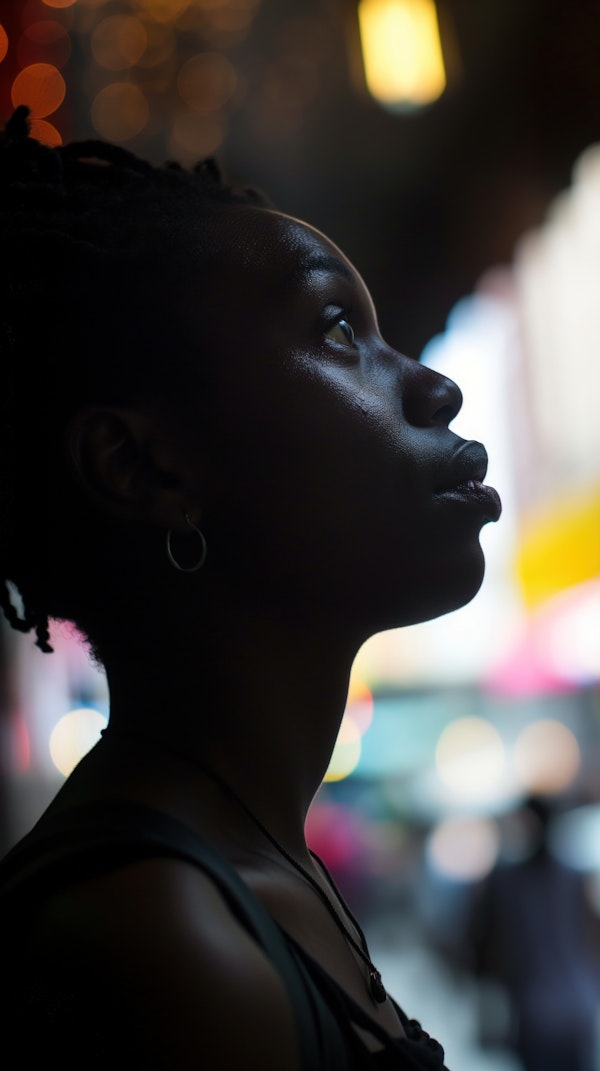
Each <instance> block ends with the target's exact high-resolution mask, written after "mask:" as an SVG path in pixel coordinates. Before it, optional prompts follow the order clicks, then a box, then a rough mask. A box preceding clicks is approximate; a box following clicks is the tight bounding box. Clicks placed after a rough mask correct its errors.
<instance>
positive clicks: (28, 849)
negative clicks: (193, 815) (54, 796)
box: [0, 801, 350, 1071]
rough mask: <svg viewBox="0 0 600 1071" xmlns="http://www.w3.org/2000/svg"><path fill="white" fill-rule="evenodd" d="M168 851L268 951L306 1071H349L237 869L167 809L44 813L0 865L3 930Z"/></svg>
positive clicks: (327, 1014)
mask: <svg viewBox="0 0 600 1071" xmlns="http://www.w3.org/2000/svg"><path fill="white" fill-rule="evenodd" d="M157 856H170V857H174V858H179V859H185V860H187V861H188V862H190V863H192V864H193V865H195V866H198V867H199V868H200V869H201V870H203V871H204V872H205V873H207V874H208V875H209V876H210V877H211V878H212V879H213V881H214V882H215V884H216V886H217V887H218V888H219V890H220V892H221V893H222V895H223V897H224V899H225V900H226V902H227V904H228V906H229V907H230V909H231V911H232V912H233V913H234V915H235V916H236V918H237V919H238V921H239V922H240V923H241V924H242V925H243V926H244V927H245V929H246V930H247V931H248V932H249V933H250V934H251V936H252V937H253V938H254V939H255V940H256V941H257V942H258V944H259V945H260V946H261V947H262V948H263V949H264V951H265V954H266V955H267V957H268V959H269V960H270V962H271V963H272V964H273V966H274V967H275V969H276V970H277V971H278V973H279V975H280V977H281V979H282V982H283V984H284V986H285V988H286V990H287V993H288V996H289V1000H290V1003H291V1006H292V1009H293V1012H294V1015H295V1018H296V1023H297V1029H298V1041H299V1048H300V1057H301V1066H302V1068H303V1071H349V1069H350V1060H349V1056H348V1051H347V1049H346V1046H345V1045H344V1042H343V1038H342V1034H341V1032H340V1029H339V1027H338V1025H337V1023H336V1020H335V1018H334V1016H333V1014H332V1013H331V1011H330V1009H329V1008H328V1007H327V1005H326V1004H325V1002H324V1000H323V998H322V997H321V995H320V993H319V991H318V990H317V988H316V986H315V983H314V982H313V980H312V979H311V977H310V975H309V973H308V971H307V969H306V967H305V966H304V965H303V963H302V961H301V959H300V958H299V957H298V956H296V955H294V954H293V950H292V949H291V948H290V947H289V946H288V945H287V944H286V941H285V940H284V937H283V935H282V933H281V931H280V929H279V928H278V926H277V925H276V924H275V923H274V921H273V919H272V918H271V917H270V915H269V914H268V913H267V912H266V911H265V909H264V908H263V907H262V905H261V904H260V903H259V901H258V900H257V899H256V897H254V896H253V894H252V893H251V892H250V890H249V889H248V887H247V886H246V885H245V884H244V882H243V881H242V879H241V878H240V876H239V875H238V873H237V871H236V870H235V869H234V868H233V867H232V866H231V865H230V864H229V863H228V862H227V860H226V859H224V858H223V856H221V855H220V854H219V853H218V852H216V851H215V849H214V848H213V847H212V846H211V845H210V844H209V843H208V842H207V841H205V840H204V839H203V838H201V837H199V836H198V835H196V834H195V833H194V832H192V830H190V829H189V828H188V827H187V826H185V825H184V824H183V823H181V822H179V821H177V820H176V819H175V818H171V817H170V816H169V815H166V814H164V813H163V812H162V811H159V810H155V809H154V808H151V807H147V806H145V805H141V804H133V803H130V802H129V801H127V802H125V801H124V802H115V803H102V804H87V805H85V806H81V807H78V808H73V809H71V810H69V811H64V812H63V813H60V814H56V815H55V816H53V817H52V818H49V817H45V818H44V819H43V821H42V822H41V823H40V827H39V830H38V828H37V827H34V829H33V830H32V832H31V833H29V834H28V835H27V836H26V837H24V838H23V840H22V841H20V842H19V843H18V844H17V845H16V847H15V848H13V849H12V851H10V852H9V853H8V855H7V856H5V858H4V860H2V862H1V863H0V904H1V905H2V914H3V928H4V927H5V926H8V927H9V928H10V927H11V925H16V923H15V922H14V920H16V919H17V917H18V916H19V915H21V917H22V915H23V912H24V911H27V910H30V909H32V908H33V907H34V906H35V902H36V901H37V902H41V901H42V900H43V898H44V897H46V896H48V895H49V894H51V893H52V892H53V891H55V890H56V889H59V888H61V887H64V886H65V885H67V884H68V883H69V882H70V881H74V880H81V879H82V878H85V877H93V876H94V874H101V873H106V872H107V871H108V870H112V869H117V868H118V867H120V866H124V865H126V864H128V863H131V862H133V861H135V860H139V859H144V858H153V857H157Z"/></svg>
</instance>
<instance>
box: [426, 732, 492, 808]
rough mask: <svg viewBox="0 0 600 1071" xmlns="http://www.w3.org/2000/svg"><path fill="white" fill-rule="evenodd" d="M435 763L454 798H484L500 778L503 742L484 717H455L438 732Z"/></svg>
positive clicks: (439, 774)
mask: <svg viewBox="0 0 600 1071" xmlns="http://www.w3.org/2000/svg"><path fill="white" fill-rule="evenodd" d="M435 762H436V767H437V772H438V776H439V778H440V779H441V780H442V781H443V783H444V784H445V785H446V786H447V787H448V788H450V789H451V790H452V792H453V793H454V795H455V796H456V797H457V798H460V799H463V800H469V799H472V798H479V797H484V798H485V797H486V796H487V795H488V794H489V792H490V791H492V792H493V791H494V790H495V788H496V786H497V785H498V784H499V782H500V781H501V779H502V777H503V774H504V770H505V752H504V744H503V742H502V738H501V736H500V733H499V732H498V731H497V729H495V728H494V726H493V725H491V724H490V723H489V722H487V721H485V720H484V719H483V718H475V717H468V718H458V719H457V720H456V721H453V722H451V723H450V725H448V726H447V727H446V728H445V729H444V731H443V732H442V733H441V735H440V738H439V741H438V745H437V748H436V753H435Z"/></svg>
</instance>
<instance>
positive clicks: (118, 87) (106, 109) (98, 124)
mask: <svg viewBox="0 0 600 1071" xmlns="http://www.w3.org/2000/svg"><path fill="white" fill-rule="evenodd" d="M149 110H150V109H149V106H148V101H147V100H146V97H145V96H144V94H143V93H142V90H141V89H139V88H138V86H136V85H133V83H131V82H113V83H112V84H111V85H108V86H105V87H104V89H101V90H100V92H99V93H98V94H97V95H96V97H95V98H94V100H93V102H92V107H91V117H92V122H93V124H94V127H95V129H96V130H97V131H98V134H99V135H100V137H102V138H106V139H107V140H108V141H117V142H121V141H129V140H130V139H131V138H134V137H135V136H136V134H139V133H140V132H141V131H142V130H143V129H144V127H145V126H146V123H147V122H148V115H149Z"/></svg>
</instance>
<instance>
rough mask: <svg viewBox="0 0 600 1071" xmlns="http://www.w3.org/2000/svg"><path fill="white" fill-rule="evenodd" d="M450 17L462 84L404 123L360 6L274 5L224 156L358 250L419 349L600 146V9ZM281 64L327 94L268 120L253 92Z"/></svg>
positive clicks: (461, 2)
mask: <svg viewBox="0 0 600 1071" xmlns="http://www.w3.org/2000/svg"><path fill="white" fill-rule="evenodd" d="M438 10H439V14H440V22H441V27H442V36H443V41H444V44H445V46H446V51H447V53H448V60H449V68H450V70H449V74H450V85H449V88H448V90H447V91H446V93H445V95H444V96H443V97H442V98H441V99H440V100H439V101H438V102H437V103H436V104H434V105H432V106H430V107H428V108H427V109H424V110H422V111H418V112H413V113H412V114H401V115H392V114H389V113H387V112H385V111H384V110H383V109H382V108H381V107H379V106H378V105H377V104H375V103H374V102H373V101H372V100H371V99H370V98H369V97H368V96H367V95H366V93H365V92H364V90H361V88H360V84H359V83H358V82H357V80H356V77H355V74H356V69H357V68H356V39H355V35H354V30H353V27H354V22H355V20H354V18H353V15H354V11H355V4H354V3H353V0H321V2H317V0H314V2H312V3H311V2H307V0H304V2H298V0H285V2H284V0H271V2H269V0H264V2H263V5H262V8H261V10H260V12H259V15H258V17H257V19H256V23H255V26H254V28H253V32H252V38H251V41H249V42H248V46H247V47H248V52H247V55H246V64H247V67H246V69H247V71H248V72H249V75H248V77H249V86H250V91H249V92H248V94H247V97H246V102H245V104H244V106H243V107H241V108H239V109H238V111H237V113H236V114H235V116H234V117H233V120H232V128H231V133H230V137H229V139H228V142H227V144H226V146H225V149H224V152H223V153H222V158H223V160H224V163H225V166H226V168H228V169H229V170H230V171H232V172H233V174H234V176H235V177H237V176H240V177H242V178H244V179H245V180H247V181H248V182H251V183H253V184H256V185H260V186H262V187H264V188H265V189H266V191H267V192H268V193H269V194H270V195H271V196H272V197H273V199H274V201H275V202H276V204H277V205H278V206H279V207H280V208H282V209H283V210H285V211H288V212H290V213H292V214H295V215H298V216H300V217H302V218H305V219H307V220H308V221H309V222H311V223H313V224H315V225H316V226H318V227H320V228H321V229H323V230H324V231H326V232H327V233H328V234H329V235H330V236H331V237H332V238H333V239H334V240H335V241H336V242H337V243H338V244H339V245H340V246H341V247H342V248H343V249H344V251H345V252H346V253H347V254H348V255H349V256H350V258H351V259H352V260H353V261H354V262H355V264H356V265H357V267H358V268H359V270H360V271H361V272H362V274H363V275H364V277H365V279H366V281H367V283H368V285H369V286H370V288H371V290H372V292H373V295H374V297H375V300H376V304H377V306H378V308H379V313H380V320H381V324H382V329H383V332H384V334H385V335H386V336H387V337H388V338H389V340H390V341H393V342H394V344H396V345H397V346H398V347H399V348H401V349H404V350H405V351H406V352H408V353H411V354H413V355H415V356H416V355H418V354H419V353H420V351H421V349H422V347H423V345H424V343H425V342H426V341H427V340H428V339H429V338H430V337H431V336H432V335H433V334H435V333H436V332H437V331H439V330H441V329H442V328H443V326H444V323H445V320H446V316H447V314H448V312H449V311H450V309H451V308H452V306H453V304H454V303H455V301H456V300H457V299H458V298H460V297H462V296H463V295H464V294H466V293H469V292H470V291H471V290H472V289H473V286H474V285H475V283H476V282H477V279H478V277H479V276H480V274H481V273H482V272H483V271H484V270H485V269H486V268H488V267H490V266H492V265H496V264H501V263H506V262H508V261H510V259H511V256H512V253H513V250H514V246H515V243H516V242H517V240H518V239H519V237H520V236H521V235H522V234H523V232H524V231H525V230H526V229H528V228H529V227H531V226H535V225H536V224H538V223H540V222H541V221H542V219H543V218H544V215H545V212H546V210H547V208H548V205H549V203H550V201H551V200H552V198H553V197H554V196H555V195H556V194H557V193H558V192H559V191H560V190H561V189H563V188H564V187H565V186H567V185H568V183H569V182H570V178H571V171H572V167H573V164H574V162H575V160H576V158H577V156H578V155H579V153H580V152H581V151H582V150H583V149H584V148H586V146H588V145H589V144H591V143H592V142H594V141H596V140H600V3H598V0H562V2H561V0H440V2H439V3H438ZM286 49H287V53H286ZM275 55H277V56H278V57H279V58H280V59H281V57H282V56H283V57H284V58H285V55H288V57H289V63H288V68H287V70H288V75H287V77H288V82H289V81H290V79H291V84H292V89H293V83H294V78H295V79H296V81H297V83H298V85H300V88H301V85H302V78H303V72H304V77H305V76H306V71H307V70H308V69H309V68H310V69H311V70H312V71H313V73H314V71H315V70H316V71H317V72H318V89H317V90H316V91H314V92H313V95H312V97H311V96H310V94H307V97H308V98H309V99H308V100H307V103H305V105H304V106H298V107H297V108H296V109H295V110H294V109H289V108H287V109H284V108H282V109H281V110H280V114H278V112H277V107H276V106H275V105H273V101H271V109H270V111H269V112H268V115H266V117H265V114H264V108H263V104H264V100H263V98H264V93H263V96H262V97H261V95H260V94H259V93H258V91H257V90H255V91H253V89H252V87H253V85H254V86H257V85H258V82H259V79H258V72H259V71H262V72H264V71H265V70H266V69H267V68H269V65H270V64H272V62H273V57H274V56H275ZM303 64H304V66H303ZM311 65H312V66H311ZM290 72H291V73H290ZM353 72H354V77H353ZM253 77H256V82H255V83H253ZM287 89H288V91H289V90H290V85H289V84H288V85H287ZM261 101H262V103H261Z"/></svg>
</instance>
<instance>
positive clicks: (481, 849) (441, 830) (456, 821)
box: [426, 816, 500, 882]
mask: <svg viewBox="0 0 600 1071" xmlns="http://www.w3.org/2000/svg"><path fill="white" fill-rule="evenodd" d="M499 850H500V831H499V828H498V824H497V822H496V821H495V820H494V819H492V818H487V817H481V816H474V817H453V818H446V819H444V820H443V821H441V822H440V823H439V824H438V825H437V826H436V827H435V828H434V829H433V830H432V832H431V834H430V836H429V837H428V840H427V844H426V856H427V860H428V862H429V864H430V865H431V866H432V867H433V868H434V869H435V870H436V871H437V872H438V873H439V874H441V875H442V876H443V877H445V878H449V879H451V880H453V881H464V882H473V881H481V880H482V878H484V877H486V875H487V874H489V873H490V871H491V870H492V868H493V867H494V865H495V863H496V860H497V859H498V853H499Z"/></svg>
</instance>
